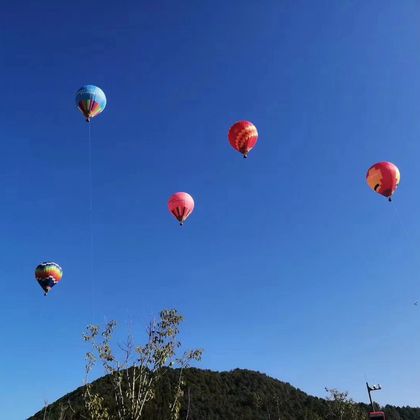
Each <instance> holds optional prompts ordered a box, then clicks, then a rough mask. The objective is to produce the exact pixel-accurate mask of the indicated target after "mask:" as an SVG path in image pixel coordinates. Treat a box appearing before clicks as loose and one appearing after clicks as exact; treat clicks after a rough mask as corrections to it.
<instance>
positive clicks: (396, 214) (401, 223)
mask: <svg viewBox="0 0 420 420" xmlns="http://www.w3.org/2000/svg"><path fill="white" fill-rule="evenodd" d="M392 207H393V208H394V212H395V217H396V218H397V220H398V222H399V224H400V226H401V230H402V231H403V234H404V237H405V246H406V249H408V247H409V239H410V233H409V231H408V229H407V226H406V223H405V222H404V221H403V218H402V217H401V215H400V211H399V209H398V206H396V205H395V202H394V201H393V202H392Z"/></svg>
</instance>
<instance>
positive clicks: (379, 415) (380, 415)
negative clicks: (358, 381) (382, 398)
mask: <svg viewBox="0 0 420 420" xmlns="http://www.w3.org/2000/svg"><path fill="white" fill-rule="evenodd" d="M366 388H367V390H368V394H369V400H370V405H371V407H372V411H371V412H370V413H369V419H370V420H385V413H384V412H383V411H375V407H374V406H373V401H372V396H371V395H370V393H371V392H372V391H379V390H381V389H382V387H381V386H380V385H379V384H378V385H369V384H368V383H367V382H366Z"/></svg>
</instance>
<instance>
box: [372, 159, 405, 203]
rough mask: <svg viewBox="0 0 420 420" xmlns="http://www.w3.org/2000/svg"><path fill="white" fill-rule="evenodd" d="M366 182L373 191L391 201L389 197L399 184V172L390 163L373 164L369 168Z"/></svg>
mask: <svg viewBox="0 0 420 420" xmlns="http://www.w3.org/2000/svg"><path fill="white" fill-rule="evenodd" d="M366 181H367V183H368V185H369V187H370V188H372V190H373V191H375V192H377V193H378V194H381V195H383V196H385V197H388V200H389V201H391V196H392V194H394V192H395V190H396V189H397V187H398V184H399V183H400V171H399V170H398V168H397V167H396V166H395V165H394V164H393V163H391V162H379V163H375V164H374V165H372V166H371V167H370V168H369V170H368V172H367V174H366Z"/></svg>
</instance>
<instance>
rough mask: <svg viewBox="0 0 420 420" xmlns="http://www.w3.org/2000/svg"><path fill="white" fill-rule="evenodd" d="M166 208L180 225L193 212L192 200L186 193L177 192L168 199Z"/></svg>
mask: <svg viewBox="0 0 420 420" xmlns="http://www.w3.org/2000/svg"><path fill="white" fill-rule="evenodd" d="M168 208H169V211H170V212H171V213H172V214H173V215H174V217H175V218H176V220H178V222H180V224H181V225H182V224H183V223H184V222H185V220H187V219H188V217H189V216H190V214H191V213H192V212H193V210H194V199H193V198H192V197H191V196H190V195H189V194H188V193H186V192H177V193H175V194H173V195H172V196H171V197H170V198H169V201H168Z"/></svg>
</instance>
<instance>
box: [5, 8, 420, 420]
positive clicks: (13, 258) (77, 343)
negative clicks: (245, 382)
mask: <svg viewBox="0 0 420 420" xmlns="http://www.w3.org/2000/svg"><path fill="white" fill-rule="evenodd" d="M263 3H264V4H263ZM419 19H420V5H419V3H418V2H416V1H405V2H391V1H385V2H384V1H369V2H366V1H344V0H343V1H339V2H338V1H337V2H331V1H317V2H313V1H296V0H294V1H277V0H272V1H266V2H257V1H255V2H251V1H241V2H239V1H236V2H226V1H218V0H216V1H215V0H213V1H200V2H193V1H189V2H181V3H180V2H171V1H159V0H156V1H153V2H144V1H141V2H139V1H131V2H125V1H118V2H114V3H113V4H112V5H111V4H110V3H106V2H103V1H102V2H99V1H92V2H80V1H72V2H70V3H68V4H67V5H64V4H61V3H60V2H52V1H44V2H27V1H15V2H7V4H4V5H3V7H2V13H1V17H0V24H1V25H0V28H1V29H0V32H1V39H2V41H1V45H0V60H1V66H0V71H1V91H2V101H1V103H0V119H1V139H2V142H1V145H2V165H1V166H0V184H1V191H2V193H1V200H0V216H1V217H0V232H1V241H0V246H1V259H2V267H3V273H2V278H3V293H2V294H1V297H0V311H1V315H2V322H1V329H0V332H1V336H2V343H1V347H0V357H1V360H2V369H1V375H0V389H1V390H2V391H1V393H0V407H1V413H0V417H1V418H7V419H8V420H14V419H22V418H24V417H25V416H29V415H31V414H33V413H34V412H35V411H37V410H38V409H40V408H41V407H42V405H43V400H44V399H46V400H48V401H49V402H52V401H54V400H55V399H57V398H58V397H60V396H62V395H63V394H65V393H67V392H69V391H71V390H73V389H74V388H75V387H77V386H79V385H81V383H82V381H83V376H84V373H83V366H84V361H83V355H84V352H85V351H86V350H87V348H86V346H85V344H84V343H83V342H82V340H81V333H82V331H83V329H84V327H85V325H86V324H88V323H89V322H91V321H94V322H103V321H104V320H107V319H116V320H118V321H120V325H121V334H122V335H124V333H125V332H127V333H128V331H129V330H132V331H137V337H138V339H139V341H141V339H142V338H143V335H142V333H143V330H144V328H145V325H146V323H147V322H148V320H150V319H151V318H152V317H153V316H155V315H156V314H158V312H159V310H160V309H162V308H168V307H175V308H177V309H178V310H179V311H180V312H181V313H182V314H184V316H185V319H186V320H185V324H184V333H183V342H184V344H185V346H186V347H202V348H204V349H205V355H204V359H203V361H202V362H201V363H200V365H199V366H201V367H203V368H209V369H216V370H230V369H234V368H237V367H241V368H249V369H255V370H259V371H262V372H265V373H267V374H269V375H272V376H274V377H276V378H279V379H281V380H285V381H289V382H291V383H292V384H293V385H295V386H297V387H299V388H301V389H303V390H304V391H306V392H308V393H311V394H315V395H320V396H323V395H324V394H325V393H324V386H328V387H337V388H339V389H343V390H349V391H350V394H351V396H352V397H353V398H355V399H356V400H360V401H366V400H367V395H366V392H365V388H364V382H365V381H366V380H368V381H371V382H373V383H376V382H379V383H381V384H382V385H383V388H384V389H383V391H381V392H380V393H377V394H376V395H375V396H376V397H377V400H378V401H379V402H381V403H392V404H399V405H403V404H410V405H420V399H419V395H418V389H419V388H420V365H419V363H418V360H419V358H420V350H419V348H420V347H419V342H420V341H419V340H420V328H419V326H420V312H419V311H420V309H419V308H418V307H416V306H414V305H413V302H414V301H416V300H417V299H420V286H419V269H420V259H419V249H420V218H419V214H420V212H419V210H420V196H419V194H418V191H419V180H420V173H419V157H420V54H419V50H420V49H419V47H420V45H419V44H420V26H419V24H418V23H419ZM86 83H91V84H96V85H98V86H100V87H101V88H103V90H104V91H105V93H106V95H107V98H108V105H107V108H106V109H105V111H104V113H103V114H102V115H100V116H99V117H97V118H96V119H95V120H94V121H93V124H92V136H93V153H94V156H93V190H94V194H93V200H94V225H93V235H94V261H93V267H94V274H93V276H92V277H90V258H89V188H88V186H89V183H88V179H89V175H88V174H89V167H88V146H87V126H86V123H85V122H84V121H83V118H82V116H81V114H80V113H79V111H77V110H76V108H75V105H74V93H75V92H76V90H77V89H78V88H79V87H80V86H81V85H83V84H86ZM239 119H248V120H251V121H253V122H254V123H255V124H256V126H257V127H258V130H259V133H260V140H259V143H258V144H257V147H256V149H255V150H254V151H253V152H252V153H251V154H250V157H249V159H248V160H246V161H245V160H244V159H242V158H241V156H240V155H239V154H238V153H237V152H235V151H234V150H233V149H232V148H231V147H230V145H229V143H228V140H227V131H228V129H229V126H230V125H231V124H232V123H233V122H235V121H237V120H239ZM381 160H390V161H392V162H394V163H395V164H397V165H398V166H399V168H400V170H401V185H400V188H399V190H398V192H397V194H396V196H395V200H394V202H393V203H392V204H389V203H388V202H387V201H386V199H384V198H383V197H380V196H379V195H376V194H374V193H372V191H371V190H370V189H369V188H368V187H367V185H366V182H365V174H366V170H367V168H368V167H369V166H370V165H371V164H373V163H375V162H377V161H381ZM175 191H188V192H189V193H190V194H192V195H193V196H194V198H195V201H196V210H195V212H194V214H193V215H192V216H191V218H190V219H189V220H188V222H187V223H186V225H185V226H184V227H183V228H180V227H179V226H178V225H177V223H176V221H175V220H174V219H173V218H172V217H171V215H170V214H169V213H168V211H167V207H166V202H167V198H168V196H169V195H170V194H172V193H173V192H175ZM44 260H54V261H56V262H58V263H59V264H61V265H62V267H63V269H64V277H63V280H62V282H61V283H60V284H59V285H58V286H56V287H55V288H54V289H53V290H52V292H51V294H50V295H49V296H48V297H46V298H45V297H43V295H42V290H41V289H40V288H39V286H38V285H37V284H36V282H35V280H34V278H33V271H34V268H35V266H36V265H37V264H38V263H39V262H41V261H44ZM92 286H93V287H94V294H93V297H92V294H91V287H92ZM98 374H99V372H98Z"/></svg>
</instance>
